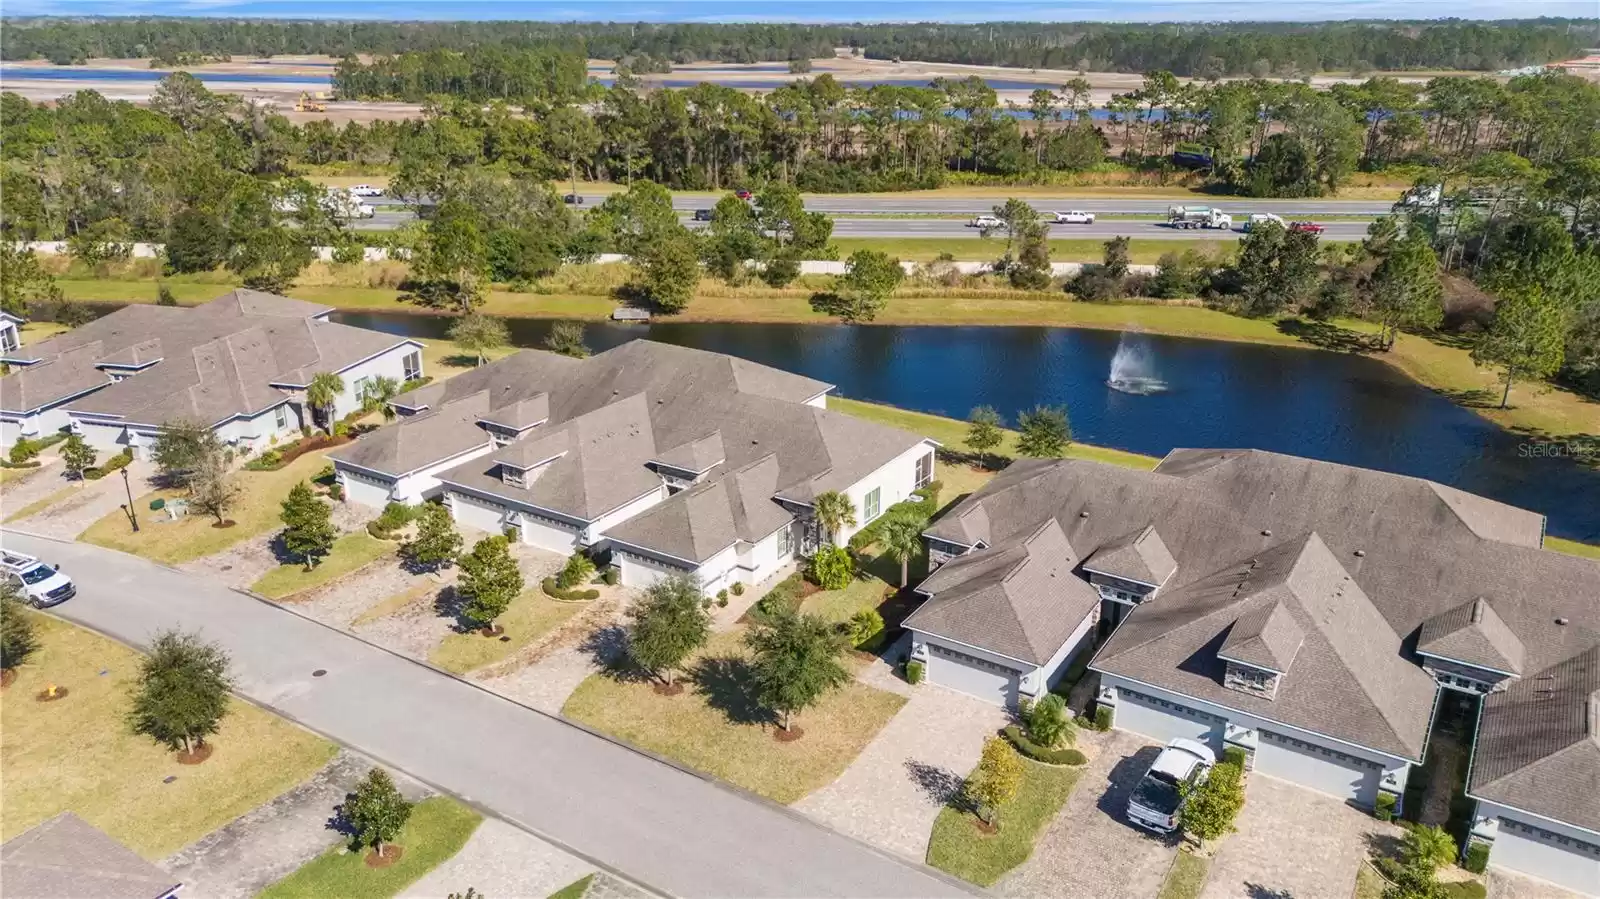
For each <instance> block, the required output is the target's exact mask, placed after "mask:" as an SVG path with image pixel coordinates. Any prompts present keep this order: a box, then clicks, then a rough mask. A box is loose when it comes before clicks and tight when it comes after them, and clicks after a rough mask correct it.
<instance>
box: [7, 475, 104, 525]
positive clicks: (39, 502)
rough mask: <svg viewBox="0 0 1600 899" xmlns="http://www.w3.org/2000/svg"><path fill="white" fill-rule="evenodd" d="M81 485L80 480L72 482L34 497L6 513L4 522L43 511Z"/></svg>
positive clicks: (19, 519)
mask: <svg viewBox="0 0 1600 899" xmlns="http://www.w3.org/2000/svg"><path fill="white" fill-rule="evenodd" d="M13 470H15V469H10V468H5V469H0V472H8V471H13ZM0 483H4V481H3V480H0ZM83 487H84V484H83V482H81V481H80V482H76V483H73V484H69V485H68V486H66V487H62V488H61V489H60V490H57V491H56V492H54V493H52V494H50V495H49V496H46V497H43V498H42V499H36V500H34V501H33V502H31V503H28V504H27V505H26V506H23V507H22V508H20V509H18V510H17V511H15V512H11V513H9V514H7V515H6V517H5V523H6V524H10V523H11V522H13V521H21V520H23V519H24V518H32V517H33V516H35V515H38V514H39V513H40V512H43V511H44V510H46V509H48V508H50V507H51V506H53V505H55V504H56V503H59V502H61V501H62V500H64V499H66V498H67V497H69V496H71V495H72V494H74V493H77V492H78V491H79V490H82V489H83Z"/></svg>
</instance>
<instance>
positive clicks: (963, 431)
mask: <svg viewBox="0 0 1600 899" xmlns="http://www.w3.org/2000/svg"><path fill="white" fill-rule="evenodd" d="M828 408H829V409H833V410H834V411H837V412H843V413H845V414H847V415H854V416H856V417H857V418H865V419H867V420H869V421H876V422H878V423H880V424H886V425H892V426H894V427H897V428H904V429H905V430H908V431H912V432H915V433H917V434H922V435H925V436H928V437H932V438H933V439H934V440H937V441H939V442H940V443H941V444H943V445H944V447H945V449H947V450H954V451H956V452H960V453H971V452H972V448H971V447H969V446H967V423H966V422H964V421H957V420H956V419H953V418H943V417H941V416H938V415H927V414H925V413H922V412H910V411H907V410H905V409H897V408H895V407H893V406H884V405H880V404H878V403H866V402H862V401H861V400H847V399H842V398H840V397H829V398H828ZM1016 442H1017V432H1015V431H1009V430H1008V431H1006V432H1005V440H1004V442H1002V443H1001V444H1000V446H999V447H997V448H995V449H994V450H993V451H992V452H993V454H994V455H996V456H998V457H1000V459H1001V463H1002V465H1003V464H1004V463H1005V462H1009V461H1011V458H1012V457H1014V456H1015V455H1016ZM1067 457H1068V458H1070V459H1090V460H1093V461H1095V462H1109V463H1111V464H1113V465H1123V466H1127V467H1128V468H1142V469H1145V470H1149V469H1152V468H1154V467H1155V466H1156V463H1157V462H1159V461H1161V460H1159V459H1156V458H1153V457H1151V456H1141V455H1139V454H1138V453H1129V452H1124V451H1122V450H1118V449H1110V448H1107V447H1102V446H1090V445H1089V444H1086V443H1073V444H1071V445H1070V446H1068V447H1067ZM952 467H953V466H949V465H941V466H938V467H937V468H935V470H934V477H935V478H937V479H938V480H940V481H943V482H944V485H945V490H944V493H942V494H940V500H941V501H944V500H947V499H954V498H955V496H956V495H957V483H959V481H957V482H956V483H953V482H952V479H951V478H947V477H945V475H946V473H947V472H949V471H950V469H951V468H952ZM983 480H987V478H983Z"/></svg>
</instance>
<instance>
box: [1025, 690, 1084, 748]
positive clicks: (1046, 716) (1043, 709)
mask: <svg viewBox="0 0 1600 899" xmlns="http://www.w3.org/2000/svg"><path fill="white" fill-rule="evenodd" d="M1027 723H1028V738H1029V739H1031V740H1033V742H1035V743H1038V744H1039V745H1040V746H1044V747H1052V746H1055V745H1057V744H1059V743H1061V742H1062V741H1064V740H1070V739H1072V735H1073V733H1074V732H1075V730H1074V727H1073V724H1072V717H1071V716H1070V715H1068V714H1067V701H1066V700H1065V699H1062V698H1061V696H1060V695H1059V694H1056V693H1047V694H1045V697H1044V698H1043V699H1041V700H1039V701H1038V702H1036V703H1034V704H1033V708H1031V709H1029V710H1028V722H1027Z"/></svg>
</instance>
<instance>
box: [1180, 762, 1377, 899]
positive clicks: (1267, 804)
mask: <svg viewBox="0 0 1600 899" xmlns="http://www.w3.org/2000/svg"><path fill="white" fill-rule="evenodd" d="M1237 824H1238V828H1239V831H1238V833H1235V834H1232V835H1230V836H1229V837H1227V838H1226V839H1225V840H1223V841H1222V843H1221V845H1220V846H1219V847H1218V849H1217V854H1216V857H1215V858H1214V859H1213V860H1212V863H1211V877H1210V879H1209V880H1207V881H1206V887H1205V889H1204V890H1203V891H1202V892H1201V894H1200V896H1201V899H1260V897H1262V896H1285V897H1287V896H1292V897H1294V899H1350V893H1351V891H1352V890H1354V889H1355V883H1356V870H1357V869H1358V868H1360V867H1361V861H1362V859H1364V858H1366V856H1367V849H1368V847H1369V846H1371V845H1372V844H1373V841H1374V840H1385V839H1392V840H1398V839H1399V837H1400V829H1399V828H1398V827H1395V826H1394V825H1392V824H1385V823H1383V822H1381V821H1378V820H1377V819H1376V818H1373V817H1372V816H1371V815H1370V814H1368V813H1366V812H1364V811H1361V810H1360V809H1356V808H1352V807H1351V806H1348V805H1345V804H1344V803H1343V802H1342V801H1340V800H1338V799H1335V798H1333V797H1332V796H1326V795H1324V794H1322V793H1316V792H1313V791H1311V790H1307V789H1304V788H1302V787H1297V786H1295V785H1293V784H1291V783H1289V782H1287V781H1282V780H1276V779H1274V778H1271V777H1267V776H1266V775H1264V774H1251V775H1250V782H1249V784H1248V785H1247V786H1246V788H1245V806H1244V811H1242V812H1240V813H1239V820H1238V822H1237Z"/></svg>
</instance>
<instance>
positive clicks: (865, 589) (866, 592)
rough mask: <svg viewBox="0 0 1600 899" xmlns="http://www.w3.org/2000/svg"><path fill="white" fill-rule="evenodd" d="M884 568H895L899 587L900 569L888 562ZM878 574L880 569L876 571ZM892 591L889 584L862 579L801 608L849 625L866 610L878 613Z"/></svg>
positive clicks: (810, 599) (808, 600) (819, 594)
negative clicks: (888, 591)
mask: <svg viewBox="0 0 1600 899" xmlns="http://www.w3.org/2000/svg"><path fill="white" fill-rule="evenodd" d="M883 564H884V567H883V568H882V569H881V570H883V571H887V570H888V569H889V568H893V569H894V572H895V578H896V580H895V583H896V584H898V583H900V581H899V577H900V574H899V572H900V568H899V566H898V565H894V564H892V563H890V562H888V561H887V560H885V561H884V563H883ZM912 567H913V568H915V560H913V566H912ZM874 570H880V569H878V568H876V567H875V568H874ZM889 587H890V584H889V583H888V582H887V581H884V580H883V579H882V578H879V577H875V576H873V575H868V576H866V577H858V578H856V579H855V580H853V581H851V582H850V586H848V587H846V588H844V589H843V590H821V591H818V592H816V593H813V594H811V595H810V596H807V597H806V598H805V601H804V602H802V603H801V604H800V610H801V611H803V612H810V613H811V614H813V615H820V616H822V617H823V618H826V619H828V620H829V621H849V620H850V616H851V615H854V614H855V613H857V612H859V611H861V610H862V609H876V608H877V607H878V605H879V604H880V603H882V602H883V598H884V592H885V590H887V589H889Z"/></svg>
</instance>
